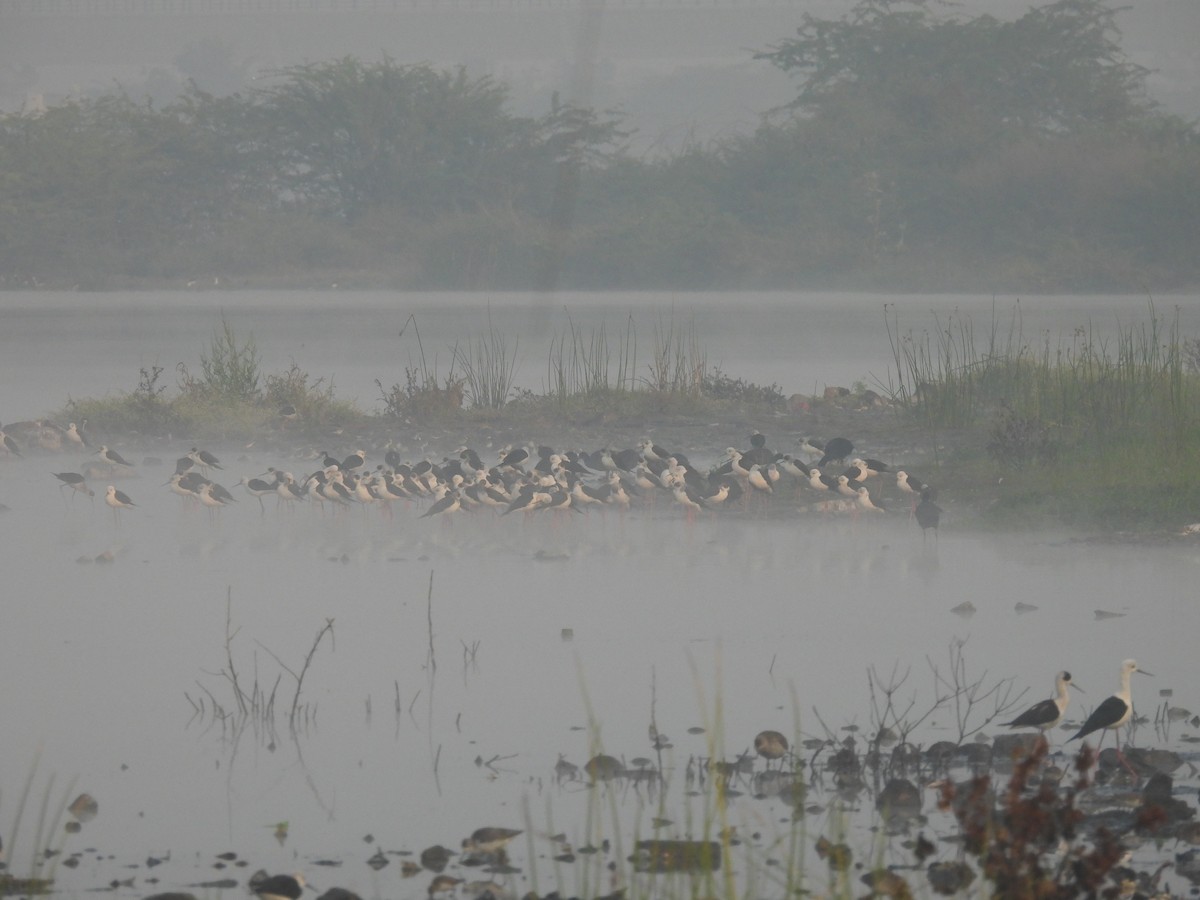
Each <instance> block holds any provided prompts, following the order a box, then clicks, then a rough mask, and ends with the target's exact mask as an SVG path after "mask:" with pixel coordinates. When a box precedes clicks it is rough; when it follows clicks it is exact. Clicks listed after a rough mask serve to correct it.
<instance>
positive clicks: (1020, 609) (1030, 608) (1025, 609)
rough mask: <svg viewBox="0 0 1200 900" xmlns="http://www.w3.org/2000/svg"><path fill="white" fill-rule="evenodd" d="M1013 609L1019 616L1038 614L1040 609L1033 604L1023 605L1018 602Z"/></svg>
mask: <svg viewBox="0 0 1200 900" xmlns="http://www.w3.org/2000/svg"><path fill="white" fill-rule="evenodd" d="M1013 609H1015V610H1016V611H1017V615H1018V616H1023V615H1025V613H1031V612H1037V609H1038V608H1037V607H1036V606H1034V605H1033V604H1032V603H1022V602H1021V601H1019V600H1018V601H1017V603H1016V605H1015V606H1013Z"/></svg>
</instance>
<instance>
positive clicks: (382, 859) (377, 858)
mask: <svg viewBox="0 0 1200 900" xmlns="http://www.w3.org/2000/svg"><path fill="white" fill-rule="evenodd" d="M389 862H390V860H389V859H388V858H387V857H386V856H384V855H383V850H376V851H375V855H374V856H372V857H371V858H370V859H368V860H367V865H368V866H370V867H371V868H372V869H374V870H375V871H376V872H378V871H379V870H380V869H383V868H385V867H386V866H387V864H388V863H389Z"/></svg>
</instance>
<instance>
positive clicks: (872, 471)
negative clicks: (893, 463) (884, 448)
mask: <svg viewBox="0 0 1200 900" xmlns="http://www.w3.org/2000/svg"><path fill="white" fill-rule="evenodd" d="M850 465H851V466H853V467H855V468H857V469H861V470H862V473H863V478H862V479H859V480H860V481H861V480H863V479H866V478H874V477H875V476H876V475H882V474H883V473H884V472H890V471H891V469H890V468H889V467H888V464H887V463H885V462H880V461H879V460H877V459H863V458H862V457H861V456H856V457H855V458H854V459H852V460H850Z"/></svg>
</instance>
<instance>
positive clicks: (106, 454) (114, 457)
mask: <svg viewBox="0 0 1200 900" xmlns="http://www.w3.org/2000/svg"><path fill="white" fill-rule="evenodd" d="M96 452H97V453H98V454H100V458H101V459H102V460H104V461H105V462H106V463H108V464H109V465H110V466H123V467H125V468H126V469H132V468H133V466H132V465H131V464H130V463H128V462H126V461H125V460H124V459H122V458H121V454H120V453H118V452H117V451H116V450H110V449H109V448H108V447H107V446H105V445H104V444H101V445H100V449H99V450H97V451H96Z"/></svg>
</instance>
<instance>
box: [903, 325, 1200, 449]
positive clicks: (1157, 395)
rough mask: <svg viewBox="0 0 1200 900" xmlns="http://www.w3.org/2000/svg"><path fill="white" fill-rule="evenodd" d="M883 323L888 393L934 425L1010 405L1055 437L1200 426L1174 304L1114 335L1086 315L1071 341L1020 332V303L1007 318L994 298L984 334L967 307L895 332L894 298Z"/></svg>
mask: <svg viewBox="0 0 1200 900" xmlns="http://www.w3.org/2000/svg"><path fill="white" fill-rule="evenodd" d="M884 318H885V325H886V328H887V333H888V340H889V343H890V345H891V350H892V356H893V360H894V363H895V366H896V380H895V383H894V388H893V390H892V395H893V399H894V400H896V401H897V402H899V403H900V404H901V405H902V407H904V408H906V409H908V410H910V411H912V412H914V413H916V414H917V415H918V416H920V417H921V419H922V420H923V421H924V422H925V423H926V424H928V425H930V426H932V427H966V426H970V425H974V424H976V423H978V422H979V421H980V419H981V418H982V417H984V416H991V415H996V414H997V413H998V412H1001V411H1003V412H1007V413H1009V414H1011V415H1016V416H1020V417H1023V418H1025V419H1027V420H1030V421H1040V422H1045V423H1048V424H1050V425H1051V426H1052V427H1053V428H1054V429H1055V430H1056V431H1057V432H1059V433H1060V434H1061V435H1062V438H1061V440H1063V441H1065V442H1067V443H1074V442H1078V441H1081V440H1085V439H1086V440H1090V441H1094V442H1113V441H1117V442H1120V441H1122V440H1127V439H1129V437H1130V436H1132V435H1138V434H1152V435H1155V436H1156V437H1158V438H1159V439H1161V440H1166V441H1167V442H1168V443H1169V444H1172V445H1178V444H1179V443H1180V442H1181V441H1182V440H1183V439H1184V438H1186V437H1187V436H1189V435H1190V434H1191V433H1192V432H1193V431H1194V429H1195V428H1196V426H1197V422H1198V413H1197V406H1196V400H1197V392H1198V389H1200V384H1198V383H1197V381H1198V379H1197V376H1195V375H1194V374H1190V373H1188V372H1187V371H1186V370H1185V347H1184V341H1183V339H1182V336H1181V335H1180V332H1179V315H1178V311H1176V314H1175V316H1174V317H1172V318H1170V319H1164V318H1163V317H1162V316H1160V315H1159V314H1158V313H1157V311H1156V310H1155V308H1154V305H1153V303H1152V302H1151V303H1150V305H1149V318H1148V320H1147V321H1145V322H1142V323H1140V324H1130V325H1121V324H1118V327H1117V333H1116V336H1115V338H1112V339H1108V340H1106V339H1101V338H1099V337H1097V335H1096V333H1095V331H1094V328H1093V327H1092V325H1091V324H1089V325H1087V326H1086V327H1080V328H1077V329H1076V330H1075V332H1074V333H1073V335H1072V337H1071V340H1070V341H1069V342H1060V343H1058V344H1057V345H1052V344H1051V341H1050V338H1049V336H1048V335H1043V336H1042V339H1041V341H1040V343H1036V342H1032V341H1030V340H1028V339H1026V337H1025V334H1024V331H1023V328H1022V322H1021V309H1020V304H1017V306H1016V307H1015V308H1014V310H1013V312H1012V315H1011V317H1010V318H1009V320H1008V322H1007V324H1005V323H1002V322H1000V321H999V320H998V318H997V315H996V311H995V309H994V308H993V315H992V319H991V322H990V327H989V330H988V332H987V334H986V335H985V336H983V338H982V339H981V338H980V337H979V336H977V334H976V331H975V325H974V322H973V321H972V320H971V318H970V317H969V316H963V315H960V314H958V313H952V314H951V315H949V316H946V317H944V318H943V317H941V316H937V315H935V317H934V323H935V328H934V329H933V330H932V331H928V330H926V331H922V332H920V333H919V334H917V333H914V332H912V331H908V332H906V333H903V334H902V333H901V332H900V329H899V324H898V318H897V314H896V311H895V307H894V306H892V305H891V304H888V305H887V306H885V311H884Z"/></svg>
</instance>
